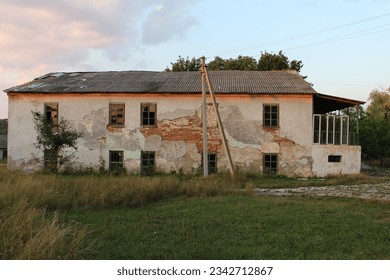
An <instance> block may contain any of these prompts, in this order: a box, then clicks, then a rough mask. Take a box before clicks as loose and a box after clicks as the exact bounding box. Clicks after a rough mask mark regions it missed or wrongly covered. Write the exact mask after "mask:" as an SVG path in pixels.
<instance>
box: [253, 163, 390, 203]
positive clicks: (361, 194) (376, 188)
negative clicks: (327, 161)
mask: <svg viewBox="0 0 390 280" xmlns="http://www.w3.org/2000/svg"><path fill="white" fill-rule="evenodd" d="M362 173H364V174H367V175H368V176H370V177H382V178H388V182H386V183H380V184H362V185H348V186H347V185H340V186H322V187H300V188H286V189H255V192H256V194H258V195H265V196H268V195H271V196H292V195H300V196H333V197H355V198H362V199H373V200H381V201H390V168H377V167H374V166H370V165H368V164H364V163H363V164H362Z"/></svg>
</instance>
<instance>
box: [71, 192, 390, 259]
mask: <svg viewBox="0 0 390 280" xmlns="http://www.w3.org/2000/svg"><path fill="white" fill-rule="evenodd" d="M65 217H66V219H67V220H68V221H77V222H78V223H80V224H83V225H87V224H88V225H89V229H90V230H92V233H91V235H90V236H89V237H88V238H87V240H88V239H90V240H100V242H99V243H98V244H96V247H95V250H94V251H92V252H89V253H88V254H87V255H83V256H82V257H83V258H88V259H187V260H188V259H389V258H390V235H389V233H390V220H389V217H390V207H389V204H385V203H377V202H363V201H360V200H355V199H335V198H322V199H316V198H302V197H295V198H292V197H290V198H276V197H255V196H242V195H235V196H231V195H228V196H218V197H198V198H178V199H170V200H167V201H164V202H159V203H155V204H152V205H149V206H147V207H142V208H137V209H115V210H104V211H99V212H96V211H91V210H87V211H79V210H77V211H70V212H68V213H66V214H65Z"/></svg>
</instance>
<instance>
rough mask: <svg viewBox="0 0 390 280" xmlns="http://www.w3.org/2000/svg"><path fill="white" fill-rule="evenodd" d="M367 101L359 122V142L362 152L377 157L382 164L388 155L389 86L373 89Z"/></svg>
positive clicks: (389, 132) (389, 134)
mask: <svg viewBox="0 0 390 280" xmlns="http://www.w3.org/2000/svg"><path fill="white" fill-rule="evenodd" d="M369 101H370V104H369V105H368V107H367V112H366V116H364V117H363V118H362V119H361V122H360V143H361V146H362V151H363V153H365V154H367V155H368V156H370V157H372V158H375V159H379V160H380V163H381V165H382V164H383V162H384V160H385V159H386V158H388V157H390V88H389V89H387V90H384V91H380V90H377V89H376V90H373V91H372V92H371V94H370V98H369Z"/></svg>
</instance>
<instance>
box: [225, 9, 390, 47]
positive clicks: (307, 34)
mask: <svg viewBox="0 0 390 280" xmlns="http://www.w3.org/2000/svg"><path fill="white" fill-rule="evenodd" d="M388 16H390V13H386V14H382V15H378V16H374V17H369V18H365V19H361V20H357V21H353V22H350V23H346V24H342V25H338V26H334V27H330V28H325V29H320V30H318V31H313V32H309V33H305V34H300V35H296V36H292V37H288V38H284V39H280V40H276V41H271V42H266V43H262V44H256V45H253V46H250V47H246V48H239V49H234V50H231V51H225V52H223V53H233V52H234V53H236V52H238V51H248V50H253V49H259V48H264V47H268V46H273V45H277V44H280V43H284V42H290V41H294V40H297V39H300V38H305V37H309V36H312V35H318V34H322V33H326V32H330V31H333V30H337V29H342V28H345V27H349V26H353V25H357V24H360V23H364V22H368V21H372V20H376V19H379V18H383V17H388ZM374 28H378V27H374ZM358 32H362V31H358ZM379 32H381V31H378V33H379ZM354 33H356V32H354ZM354 33H351V34H354ZM347 35H348V34H347ZM343 36H346V35H343ZM362 36H363V35H362ZM356 37H358V36H356ZM294 49H295V48H294ZM223 53H222V54H223Z"/></svg>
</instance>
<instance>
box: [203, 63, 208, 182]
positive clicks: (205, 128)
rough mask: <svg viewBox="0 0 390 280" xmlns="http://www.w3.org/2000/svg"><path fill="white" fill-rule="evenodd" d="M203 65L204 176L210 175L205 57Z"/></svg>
mask: <svg viewBox="0 0 390 280" xmlns="http://www.w3.org/2000/svg"><path fill="white" fill-rule="evenodd" d="M201 65H202V72H201V73H202V100H203V103H202V121H203V176H204V177H207V176H208V175H209V164H208V143H207V96H206V84H205V75H206V74H205V71H204V69H205V67H203V66H204V65H205V57H202V58H201Z"/></svg>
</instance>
